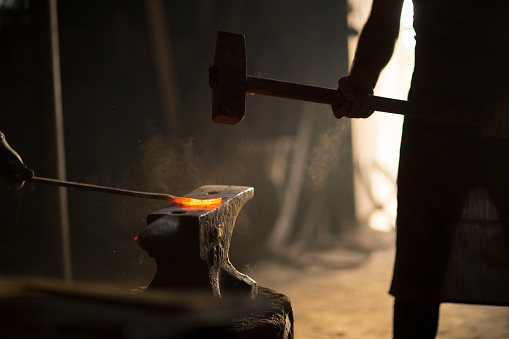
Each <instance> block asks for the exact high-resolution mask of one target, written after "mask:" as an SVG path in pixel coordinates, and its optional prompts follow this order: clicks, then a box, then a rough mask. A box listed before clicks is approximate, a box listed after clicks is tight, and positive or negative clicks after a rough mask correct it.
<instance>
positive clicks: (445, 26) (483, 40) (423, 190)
mask: <svg viewBox="0 0 509 339" xmlns="http://www.w3.org/2000/svg"><path fill="white" fill-rule="evenodd" d="M413 4H414V29H415V32H416V36H415V40H416V46H415V66H414V72H413V76H412V82H411V89H410V92H409V95H408V97H409V100H411V101H414V102H417V103H423V104H426V105H432V106H436V107H440V108H455V109H458V108H459V109H463V110H467V109H468V110H475V111H476V112H478V114H479V117H480V119H481V117H485V116H488V117H489V118H488V121H489V123H488V124H486V126H485V127H484V128H482V127H471V126H467V125H463V124H461V122H460V123H455V124H452V123H442V122H435V121H431V120H427V119H418V118H410V117H406V118H405V119H404V124H403V134H402V139H401V148H400V163H399V169H398V215H397V220H396V258H395V265H394V272H393V280H392V285H391V289H390V293H391V294H392V295H393V296H394V297H395V302H394V329H393V331H394V332H393V333H394V338H412V339H415V338H435V336H436V333H437V329H438V320H439V306H440V303H442V302H447V301H450V302H463V303H481V304H507V303H508V300H493V299H490V300H485V299H483V297H476V296H474V295H473V294H472V292H469V293H471V294H472V295H466V296H462V297H461V298H460V299H459V300H456V299H455V298H456V297H451V296H449V295H447V294H446V293H445V292H444V291H445V290H446V289H445V286H446V283H445V282H446V281H447V279H446V276H447V274H449V270H450V268H449V267H450V264H449V263H450V259H451V257H452V255H453V254H452V253H453V252H454V251H453V248H455V246H453V244H456V243H457V242H458V241H459V240H458V234H459V233H460V231H459V230H460V228H461V232H463V233H461V234H467V235H468V234H472V236H473V234H481V233H476V232H485V233H486V232H495V231H497V232H498V231H500V232H502V233H503V234H504V235H505V237H506V238H507V234H508V233H509V228H508V226H509V225H508V222H507V221H508V220H509V216H508V212H509V178H508V176H509V140H508V138H509V62H508V58H509V39H508V37H509V23H508V20H509V2H507V1H504V0H487V1H459V0H413ZM402 5H403V0H373V4H372V9H371V13H370V16H369V18H368V20H367V22H366V23H365V26H364V28H363V30H362V32H361V35H360V38H359V41H358V45H357V50H356V53H355V56H354V61H353V64H352V66H351V69H350V72H349V74H348V76H346V77H343V78H341V79H340V80H339V81H338V87H339V90H340V91H341V92H342V94H343V95H344V97H345V98H346V102H345V103H344V104H343V105H341V106H334V107H332V110H333V113H334V115H335V116H336V117H337V118H341V117H350V118H367V117H369V116H370V115H371V114H372V113H373V109H374V108H373V104H372V102H371V101H370V96H371V95H372V94H373V88H374V87H375V85H376V82H377V80H378V77H379V75H380V72H381V71H382V70H383V68H384V67H385V66H386V64H387V63H388V62H389V60H390V59H391V57H392V53H393V50H394V46H395V42H396V40H397V38H398V34H399V29H400V16H401V10H402ZM466 230H475V232H473V231H472V232H471V233H468V232H467V231H466ZM483 239H491V238H482V237H479V239H471V241H470V242H471V243H473V244H474V246H479V247H480V246H485V247H483V248H488V249H490V247H491V244H489V243H488V244H482V242H483V241H484V240H483ZM502 243H504V242H503V241H502ZM507 244H508V242H507V239H506V242H505V243H504V244H503V246H502V247H504V246H505V247H506V248H505V249H504V248H501V249H497V250H496V252H494V253H497V254H500V256H502V257H504V258H505V259H503V260H505V261H502V262H503V263H504V264H503V266H505V267H502V271H505V272H507V271H508V270H509V264H508V263H509V261H508V255H507V253H508V250H507V247H508V246H507ZM460 248H461V246H460ZM490 250H491V249H490ZM497 251H498V252H497ZM458 258H459V262H460V264H459V265H458V266H457V268H456V269H457V270H462V271H465V272H468V274H467V275H465V276H468V277H470V276H472V277H473V276H476V275H480V274H482V273H481V272H477V271H475V269H474V266H473V265H470V263H469V261H468V260H469V259H467V256H466V255H463V256H461V255H460V256H459V257H458ZM470 280H471V279H462V280H460V282H459V283H458V285H457V286H454V289H456V290H458V291H459V290H468V291H477V290H479V293H481V292H482V291H481V290H482V287H476V286H474V287H473V288H471V289H467V288H466V286H468V284H469V281H470ZM478 281H482V280H478ZM490 284H493V286H494V287H493V288H495V289H499V290H500V291H503V290H504V289H507V285H505V287H504V285H503V284H504V282H503V281H497V280H496V279H495V281H493V282H490ZM467 294H468V293H467ZM480 295H482V294H480ZM476 298H477V299H476Z"/></svg>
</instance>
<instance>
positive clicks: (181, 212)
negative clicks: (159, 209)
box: [171, 211, 186, 214]
mask: <svg viewBox="0 0 509 339" xmlns="http://www.w3.org/2000/svg"><path fill="white" fill-rule="evenodd" d="M185 213H186V211H173V212H171V214H185Z"/></svg>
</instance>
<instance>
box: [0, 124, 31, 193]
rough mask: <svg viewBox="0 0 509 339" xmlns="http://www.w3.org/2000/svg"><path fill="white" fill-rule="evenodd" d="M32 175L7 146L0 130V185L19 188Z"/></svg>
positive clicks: (14, 152) (17, 155)
mask: <svg viewBox="0 0 509 339" xmlns="http://www.w3.org/2000/svg"><path fill="white" fill-rule="evenodd" d="M33 176H34V171H32V170H31V169H29V168H28V167H27V166H26V165H25V164H24V163H23V160H21V157H20V156H19V154H18V153H16V151H15V150H13V149H12V148H11V146H9V144H8V143H7V140H5V135H4V134H3V133H2V132H0V187H3V188H14V189H20V188H21V187H23V184H24V183H25V180H28V179H30V178H32V177H33Z"/></svg>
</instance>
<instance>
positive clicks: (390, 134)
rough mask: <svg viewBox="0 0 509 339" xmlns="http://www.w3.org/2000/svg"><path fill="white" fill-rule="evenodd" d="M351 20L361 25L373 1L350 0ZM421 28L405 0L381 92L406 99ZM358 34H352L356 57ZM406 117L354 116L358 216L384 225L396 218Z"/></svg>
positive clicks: (378, 90) (378, 88) (387, 227)
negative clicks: (419, 28) (358, 117)
mask: <svg viewBox="0 0 509 339" xmlns="http://www.w3.org/2000/svg"><path fill="white" fill-rule="evenodd" d="M349 5H350V8H352V11H351V12H350V13H349V16H348V23H349V25H350V26H351V27H352V28H354V29H356V30H358V31H361V29H362V26H363V25H364V22H365V21H366V19H367V17H368V15H369V11H370V9H371V1H364V0H349ZM414 37H415V32H414V30H413V5H412V1H411V0H405V2H404V4H403V9H402V13H401V31H400V37H399V39H398V42H397V43H396V47H395V51H394V55H393V57H392V59H391V62H390V63H389V65H387V67H386V68H385V69H384V71H383V72H382V74H381V76H380V79H379V81H378V84H377V86H376V88H375V95H377V96H382V97H389V98H395V99H403V100H406V98H407V93H408V89H409V87H410V79H411V76H412V72H413V62H414V46H415V38H414ZM357 38H358V37H355V38H351V39H350V40H349V51H350V58H353V54H354V51H355V48H356V46H357ZM402 124H403V117H402V116H400V115H395V114H388V113H375V114H373V115H372V116H371V117H370V118H369V119H353V120H352V138H353V152H354V163H355V178H354V187H355V206H356V215H357V219H358V222H359V223H361V224H367V225H369V226H370V227H371V228H372V229H375V230H378V231H391V230H393V229H394V226H395V221H396V211H397V200H396V177H397V171H398V163H399V147H400V139H401V127H402Z"/></svg>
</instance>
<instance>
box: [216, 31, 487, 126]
mask: <svg viewBox="0 0 509 339" xmlns="http://www.w3.org/2000/svg"><path fill="white" fill-rule="evenodd" d="M209 85H210V87H211V88H212V120H213V121H214V122H219V123H226V124H237V123H239V122H240V121H242V119H243V118H244V116H245V101H246V93H249V94H260V95H267V96H273V97H280V98H286V99H293V100H300V101H307V102H314V103H320V104H328V105H341V104H342V103H344V102H345V98H344V97H343V95H342V94H341V92H340V91H339V90H337V89H332V88H323V87H315V86H309V85H303V84H297V83H292V82H285V81H279V80H273V79H267V78H260V77H253V76H249V75H247V74H246V48H245V40H244V36H243V35H240V34H235V33H228V32H218V35H217V42H216V54H215V58H214V66H212V67H211V68H210V69H209ZM371 100H373V101H374V108H375V111H380V112H386V113H395V114H402V115H405V116H408V117H416V118H423V119H429V120H437V121H443V122H452V123H459V124H464V125H470V126H480V127H484V126H486V124H487V122H488V121H489V117H486V116H481V115H479V114H478V113H477V112H473V111H465V110H462V109H461V110H460V109H451V108H447V109H445V108H437V107H432V106H426V105H422V104H416V103H413V102H411V101H404V100H396V99H389V98H383V97H377V96H372V97H371Z"/></svg>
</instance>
